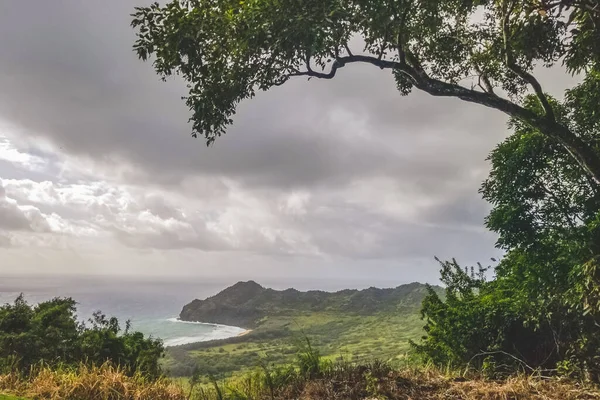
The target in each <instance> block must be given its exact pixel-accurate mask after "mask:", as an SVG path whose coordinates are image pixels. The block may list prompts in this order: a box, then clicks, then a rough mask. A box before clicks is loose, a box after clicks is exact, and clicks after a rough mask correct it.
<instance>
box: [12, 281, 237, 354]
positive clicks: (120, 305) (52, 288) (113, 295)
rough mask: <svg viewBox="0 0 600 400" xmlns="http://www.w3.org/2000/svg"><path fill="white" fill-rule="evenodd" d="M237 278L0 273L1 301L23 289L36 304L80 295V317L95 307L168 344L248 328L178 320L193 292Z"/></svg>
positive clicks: (208, 292)
mask: <svg viewBox="0 0 600 400" xmlns="http://www.w3.org/2000/svg"><path fill="white" fill-rule="evenodd" d="M232 283H235V282H217V281H209V282H195V281H192V282H190V281H189V280H173V279H170V280H165V279H153V280H149V279H142V280H136V279H132V278H105V277H43V278H38V277H0V304H5V303H7V302H13V301H14V299H15V298H16V297H17V296H18V295H19V294H20V293H23V294H24V296H25V298H26V300H27V301H28V302H30V303H32V304H35V303H38V302H40V301H44V300H48V299H51V298H54V297H72V298H73V299H74V300H76V301H77V303H78V306H77V317H78V319H79V320H81V321H86V320H87V319H88V318H90V317H91V316H92V313H93V312H94V311H102V312H103V313H104V314H106V315H107V316H114V317H117V318H118V319H119V322H120V323H121V326H122V327H123V328H124V326H125V321H127V320H130V321H131V328H132V329H133V330H136V331H140V332H143V333H144V334H146V335H151V336H153V337H155V338H161V339H163V341H164V344H165V345H166V346H175V345H181V344H186V343H193V342H200V341H206V340H213V339H224V338H228V337H232V336H236V335H238V334H240V333H242V332H244V329H243V328H240V327H233V326H223V325H214V324H204V323H194V322H184V321H178V319H177V316H178V315H179V312H180V311H181V308H182V307H183V306H184V305H185V304H187V303H189V302H190V301H192V300H193V299H195V298H199V299H203V298H206V297H208V296H212V295H214V294H216V293H218V292H219V291H220V290H222V289H224V288H225V287H226V286H228V285H231V284H232Z"/></svg>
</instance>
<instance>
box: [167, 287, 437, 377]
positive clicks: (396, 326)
mask: <svg viewBox="0 0 600 400" xmlns="http://www.w3.org/2000/svg"><path fill="white" fill-rule="evenodd" d="M438 289H439V288H438ZM426 293H427V291H426V286H425V285H422V284H416V283H413V284H410V285H402V286H399V287H397V288H394V289H376V288H370V289H366V290H361V291H358V290H343V291H340V292H336V293H327V292H321V291H310V292H299V291H296V290H292V289H288V290H285V291H276V290H272V289H265V288H263V287H262V286H260V285H258V284H256V283H255V282H240V283H237V284H236V285H233V286H232V287H230V288H227V289H225V290H223V291H222V292H221V293H219V294H218V295H216V296H214V297H212V298H209V299H207V300H203V301H200V300H195V301H193V302H192V303H190V304H188V305H186V306H185V307H184V309H183V311H182V314H181V316H182V317H187V318H190V317H192V316H194V317H195V318H197V319H199V320H202V321H208V322H219V323H223V322H227V323H230V324H234V325H242V324H243V323H247V324H248V325H249V326H252V327H253V328H254V330H253V331H252V332H251V333H249V334H247V335H244V336H240V337H235V338H230V339H226V340H220V341H213V342H204V343H193V344H189V345H184V346H178V347H172V348H168V349H167V357H166V359H165V363H164V365H163V366H164V369H165V371H167V372H168V373H170V374H171V375H174V376H188V375H191V373H192V371H194V370H196V371H199V373H200V374H201V375H204V376H215V377H219V378H220V377H224V376H230V375H232V374H237V375H239V374H240V372H243V371H248V370H249V369H252V368H254V367H255V366H256V365H259V364H261V363H262V364H276V365H286V364H289V363H291V362H292V361H293V359H294V357H295V355H296V350H297V346H298V343H299V342H302V340H303V338H304V337H306V336H308V337H310V338H311V341H312V342H313V343H314V345H315V346H317V347H318V348H319V349H320V351H321V352H322V354H323V355H324V356H325V357H326V358H327V359H329V360H336V359H340V358H343V359H345V360H352V361H368V360H373V359H380V360H385V361H386V362H391V363H395V362H400V361H402V360H404V358H405V357H406V353H407V352H408V351H409V341H410V340H411V339H417V338H419V337H420V336H422V335H423V329H422V326H423V322H422V321H421V320H420V318H419V315H418V311H419V308H420V304H421V302H422V300H423V298H424V297H425V295H426ZM211 318H214V319H211Z"/></svg>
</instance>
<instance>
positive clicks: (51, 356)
mask: <svg viewBox="0 0 600 400" xmlns="http://www.w3.org/2000/svg"><path fill="white" fill-rule="evenodd" d="M75 311H76V303H75V301H74V300H73V299H71V298H54V299H52V300H49V301H45V302H41V303H39V304H37V305H35V306H32V305H29V304H28V303H27V302H26V301H25V299H24V297H23V295H20V296H19V297H17V299H16V300H15V301H14V303H13V304H5V305H3V306H0V367H2V368H3V369H6V370H15V369H16V370H20V371H24V372H27V371H29V370H30V368H31V367H33V366H35V365H37V364H39V363H44V364H47V365H54V366H69V365H77V364H79V363H80V362H83V363H86V364H88V365H92V364H95V365H100V364H102V363H104V362H106V361H110V362H112V363H114V364H115V365H120V366H121V367H122V368H124V369H125V370H126V371H127V372H128V373H130V374H133V373H136V372H141V373H144V374H145V375H146V376H148V377H149V378H156V377H158V376H159V375H160V369H159V359H160V357H161V356H162V353H163V345H162V342H161V341H160V340H155V339H152V338H145V337H144V335H143V334H142V333H140V332H132V331H130V329H129V324H127V327H126V329H125V330H124V331H122V330H121V327H120V326H119V322H118V321H117V319H116V318H106V316H105V315H103V314H102V313H100V312H97V313H95V314H94V315H93V318H91V319H90V321H89V324H88V325H86V324H83V323H79V322H78V321H77V317H76V315H75Z"/></svg>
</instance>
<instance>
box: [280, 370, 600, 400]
mask: <svg viewBox="0 0 600 400" xmlns="http://www.w3.org/2000/svg"><path fill="white" fill-rule="evenodd" d="M369 392H370V393H369ZM283 398H285V397H282V399H283ZM288 398H292V397H288ZM297 398H299V399H303V400H309V399H310V400H316V399H319V400H321V399H322V400H325V399H327V400H337V399H339V400H341V399H344V400H349V399H357V400H358V399H361V400H362V399H390V400H585V399H600V391H598V390H596V389H590V388H586V387H580V386H578V385H575V384H573V383H566V382H565V383H563V382H560V381H558V380H540V379H537V378H530V377H518V378H511V379H508V380H506V381H502V382H493V381H487V380H482V379H472V380H468V381H464V382H462V381H456V380H453V379H448V378H445V377H444V376H442V375H439V374H438V375H436V374H420V373H417V374H415V373H412V372H411V373H402V372H393V373H391V374H390V375H389V376H388V377H385V378H379V379H377V382H376V384H375V390H372V389H371V390H365V385H364V383H363V384H360V382H357V383H355V384H349V383H348V382H335V381H331V380H321V381H319V380H317V381H312V382H309V383H307V385H306V386H305V387H304V389H303V390H302V392H301V393H300V394H299V395H298V396H297Z"/></svg>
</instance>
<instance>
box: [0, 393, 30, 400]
mask: <svg viewBox="0 0 600 400" xmlns="http://www.w3.org/2000/svg"><path fill="white" fill-rule="evenodd" d="M0 400H25V399H24V398H22V397H16V396H10V395H7V394H1V393H0Z"/></svg>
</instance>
